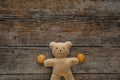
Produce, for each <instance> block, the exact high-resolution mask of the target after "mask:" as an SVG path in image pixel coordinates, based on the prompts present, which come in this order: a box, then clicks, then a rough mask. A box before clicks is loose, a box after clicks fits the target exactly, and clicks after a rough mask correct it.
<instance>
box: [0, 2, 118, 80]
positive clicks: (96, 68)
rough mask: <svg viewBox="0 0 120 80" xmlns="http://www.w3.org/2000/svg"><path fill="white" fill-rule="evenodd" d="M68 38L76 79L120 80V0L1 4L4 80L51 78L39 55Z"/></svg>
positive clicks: (1, 69)
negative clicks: (75, 60) (78, 61)
mask: <svg viewBox="0 0 120 80" xmlns="http://www.w3.org/2000/svg"><path fill="white" fill-rule="evenodd" d="M67 40H70V41H72V42H73V47H72V49H71V53H70V55H69V56H76V55H77V53H78V52H81V53H84V54H85V56H86V61H85V62H84V63H82V64H79V65H76V66H73V67H72V72H73V74H74V77H75V80H120V0H0V80H50V75H51V72H52V69H51V68H45V67H44V66H43V65H39V64H38V63H37V62H36V56H37V55H39V54H40V53H44V54H45V55H46V57H47V58H50V57H53V56H52V55H51V49H50V48H49V46H48V45H49V43H50V42H51V41H57V42H59V41H60V42H64V41H67Z"/></svg>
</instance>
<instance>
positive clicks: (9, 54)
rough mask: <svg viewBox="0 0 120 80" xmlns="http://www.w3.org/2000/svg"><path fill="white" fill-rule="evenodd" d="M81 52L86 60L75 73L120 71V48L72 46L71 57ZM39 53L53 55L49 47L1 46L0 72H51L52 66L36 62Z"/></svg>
mask: <svg viewBox="0 0 120 80" xmlns="http://www.w3.org/2000/svg"><path fill="white" fill-rule="evenodd" d="M79 52H81V53H84V54H85V56H86V61H85V63H82V64H78V65H75V66H73V67H72V72H73V73H120V58H119V57H120V54H119V53H120V48H118V47H117V48H116V47H114V48H112V47H109V48H102V47H72V49H71V53H70V54H69V57H75V56H76V55H77V54H78V53H79ZM39 54H45V56H46V57H47V58H51V57H53V56H52V54H51V49H49V48H48V47H24V48H23V47H14V48H9V47H8V48H7V47H6V48H0V74H26V73H51V72H52V69H51V68H45V67H44V66H43V65H39V64H38V63H37V62H36V57H37V56H38V55H39Z"/></svg>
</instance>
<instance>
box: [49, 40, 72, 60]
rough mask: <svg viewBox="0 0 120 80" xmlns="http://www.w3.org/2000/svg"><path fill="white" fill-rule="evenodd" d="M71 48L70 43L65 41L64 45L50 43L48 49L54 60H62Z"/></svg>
mask: <svg viewBox="0 0 120 80" xmlns="http://www.w3.org/2000/svg"><path fill="white" fill-rule="evenodd" d="M71 46H72V42H70V41H67V42H65V43H62V42H58V43H56V42H51V43H50V48H51V49H52V54H53V55H54V56H55V57H56V58H64V57H67V55H68V54H69V51H70V47H71Z"/></svg>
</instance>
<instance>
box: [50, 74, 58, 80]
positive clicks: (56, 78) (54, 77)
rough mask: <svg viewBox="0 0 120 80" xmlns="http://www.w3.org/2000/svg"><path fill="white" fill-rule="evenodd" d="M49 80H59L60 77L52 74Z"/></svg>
mask: <svg viewBox="0 0 120 80" xmlns="http://www.w3.org/2000/svg"><path fill="white" fill-rule="evenodd" d="M50 80H60V77H59V76H57V75H56V74H52V76H51V79H50Z"/></svg>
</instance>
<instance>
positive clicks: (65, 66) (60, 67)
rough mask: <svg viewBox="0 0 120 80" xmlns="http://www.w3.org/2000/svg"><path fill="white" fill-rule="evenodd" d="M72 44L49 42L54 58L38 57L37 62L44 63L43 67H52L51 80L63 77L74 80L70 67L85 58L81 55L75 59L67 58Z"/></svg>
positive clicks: (66, 79) (58, 79)
mask: <svg viewBox="0 0 120 80" xmlns="http://www.w3.org/2000/svg"><path fill="white" fill-rule="evenodd" d="M71 46H72V42H70V41H67V42H65V43H61V42H59V43H56V42H51V43H50V48H51V49H52V54H53V55H54V56H55V58H51V59H46V60H45V56H44V55H39V56H38V57H37V61H38V62H39V63H43V62H44V66H45V67H53V72H52V76H51V80H60V77H61V76H63V77H64V78H65V80H74V77H73V74H72V72H71V69H70V68H71V66H72V65H75V64H78V63H79V62H83V61H84V59H85V56H84V55H83V54H78V55H77V58H75V57H72V58H68V57H67V55H68V54H69V50H70V47H71Z"/></svg>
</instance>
